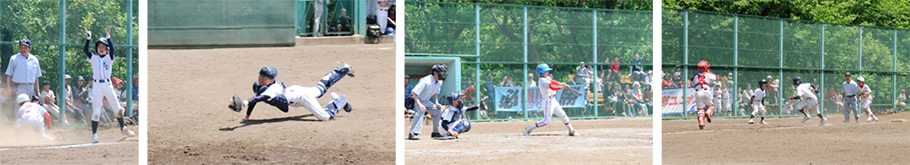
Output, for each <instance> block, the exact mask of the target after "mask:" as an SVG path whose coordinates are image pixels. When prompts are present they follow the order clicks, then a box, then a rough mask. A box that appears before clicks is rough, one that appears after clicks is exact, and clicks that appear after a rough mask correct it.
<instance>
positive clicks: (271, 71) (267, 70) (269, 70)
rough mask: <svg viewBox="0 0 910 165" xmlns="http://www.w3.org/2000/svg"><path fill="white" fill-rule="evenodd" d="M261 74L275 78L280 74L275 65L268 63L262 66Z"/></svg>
mask: <svg viewBox="0 0 910 165" xmlns="http://www.w3.org/2000/svg"><path fill="white" fill-rule="evenodd" d="M259 75H260V76H265V77H268V78H270V79H275V77H277V76H278V69H275V67H274V66H271V65H266V66H264V67H262V69H259Z"/></svg>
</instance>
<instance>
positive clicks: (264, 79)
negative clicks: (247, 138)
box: [228, 62, 354, 122]
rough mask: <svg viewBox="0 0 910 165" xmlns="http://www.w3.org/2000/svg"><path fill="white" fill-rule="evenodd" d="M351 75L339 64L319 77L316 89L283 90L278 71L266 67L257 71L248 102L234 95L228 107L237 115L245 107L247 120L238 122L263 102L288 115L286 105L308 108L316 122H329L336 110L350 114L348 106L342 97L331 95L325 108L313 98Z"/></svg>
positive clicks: (351, 74)
mask: <svg viewBox="0 0 910 165" xmlns="http://www.w3.org/2000/svg"><path fill="white" fill-rule="evenodd" d="M353 73H354V71H352V69H351V66H350V65H347V64H344V63H342V62H338V64H337V65H336V67H335V70H333V71H331V72H329V73H328V74H326V75H325V76H324V77H322V79H320V80H319V82H318V83H316V86H315V87H302V86H298V85H291V86H289V87H285V84H284V83H283V82H279V81H277V80H275V77H277V76H278V69H276V68H275V67H273V66H271V65H268V66H265V67H262V69H260V70H259V80H258V81H257V82H254V83H253V93H254V94H255V96H253V97H252V98H250V99H248V100H241V99H240V97H239V96H237V94H234V97H233V98H231V104H230V105H228V108H231V110H234V111H235V112H240V111H241V110H243V108H244V107H248V108H247V110H246V117H244V118H243V119H240V121H241V122H243V121H246V120H249V118H250V114H251V113H252V112H253V108H254V107H256V103H258V102H266V103H268V104H269V105H272V106H275V107H277V108H278V110H281V111H282V112H285V113H287V112H288V106H294V107H300V106H303V107H306V108H307V109H309V110H310V112H312V113H313V115H314V116H316V118H319V120H331V119H333V118H335V113H337V112H338V109H339V108H343V109H344V111H345V112H351V105H350V104H348V102H347V101H346V100H345V97H344V95H338V94H336V93H335V92H332V93H331V95H332V102H329V103H328V105H326V106H325V108H323V107H322V106H321V105H320V104H319V102H318V100H316V99H317V98H320V97H322V96H323V95H325V92H326V91H327V90H328V89H329V87H331V86H332V85H333V84H335V83H336V82H338V80H341V78H343V77H344V76H345V75H347V76H351V77H354V74H353Z"/></svg>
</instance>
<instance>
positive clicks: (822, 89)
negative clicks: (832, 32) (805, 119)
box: [819, 23, 825, 112]
mask: <svg viewBox="0 0 910 165" xmlns="http://www.w3.org/2000/svg"><path fill="white" fill-rule="evenodd" d="M821 27H822V34H821V35H822V36H821V37H822V42H821V53H820V54H819V56H821V79H822V82H821V89H820V90H821V93H822V99H821V100H824V93H825V24H824V23H822V24H821ZM819 104H821V107H822V108H821V111H822V112H824V111H825V109H824V107H825V102H824V101H819Z"/></svg>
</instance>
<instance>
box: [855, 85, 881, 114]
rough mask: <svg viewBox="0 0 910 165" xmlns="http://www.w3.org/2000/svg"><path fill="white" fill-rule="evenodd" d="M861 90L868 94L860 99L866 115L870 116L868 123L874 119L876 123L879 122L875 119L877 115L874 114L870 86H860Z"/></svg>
mask: <svg viewBox="0 0 910 165" xmlns="http://www.w3.org/2000/svg"><path fill="white" fill-rule="evenodd" d="M859 90H860V91H863V93H866V94H865V95H863V96H860V98H861V100H862V103H861V105H862V108H863V111H865V112H866V114H867V115H869V118H867V119H866V121H867V122H868V121H872V120H873V119H874V120H875V121H878V117H875V114H874V113H872V88H869V84H863V85H862V86H859ZM854 113H855V112H854ZM857 118H858V117H857Z"/></svg>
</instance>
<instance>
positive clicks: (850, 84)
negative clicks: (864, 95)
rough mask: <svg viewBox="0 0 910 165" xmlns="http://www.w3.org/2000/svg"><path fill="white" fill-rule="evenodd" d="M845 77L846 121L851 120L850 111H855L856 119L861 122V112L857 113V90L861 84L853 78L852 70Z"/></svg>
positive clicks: (844, 100)
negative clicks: (857, 83)
mask: <svg viewBox="0 0 910 165" xmlns="http://www.w3.org/2000/svg"><path fill="white" fill-rule="evenodd" d="M844 79H845V80H844V83H843V95H844V98H843V102H844V122H850V112H853V117H854V119H855V120H857V122H859V114H857V113H856V112H857V111H856V92H857V91H858V90H859V86H858V85H856V82H855V81H853V80H852V79H851V75H850V72H847V73H845V74H844Z"/></svg>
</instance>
